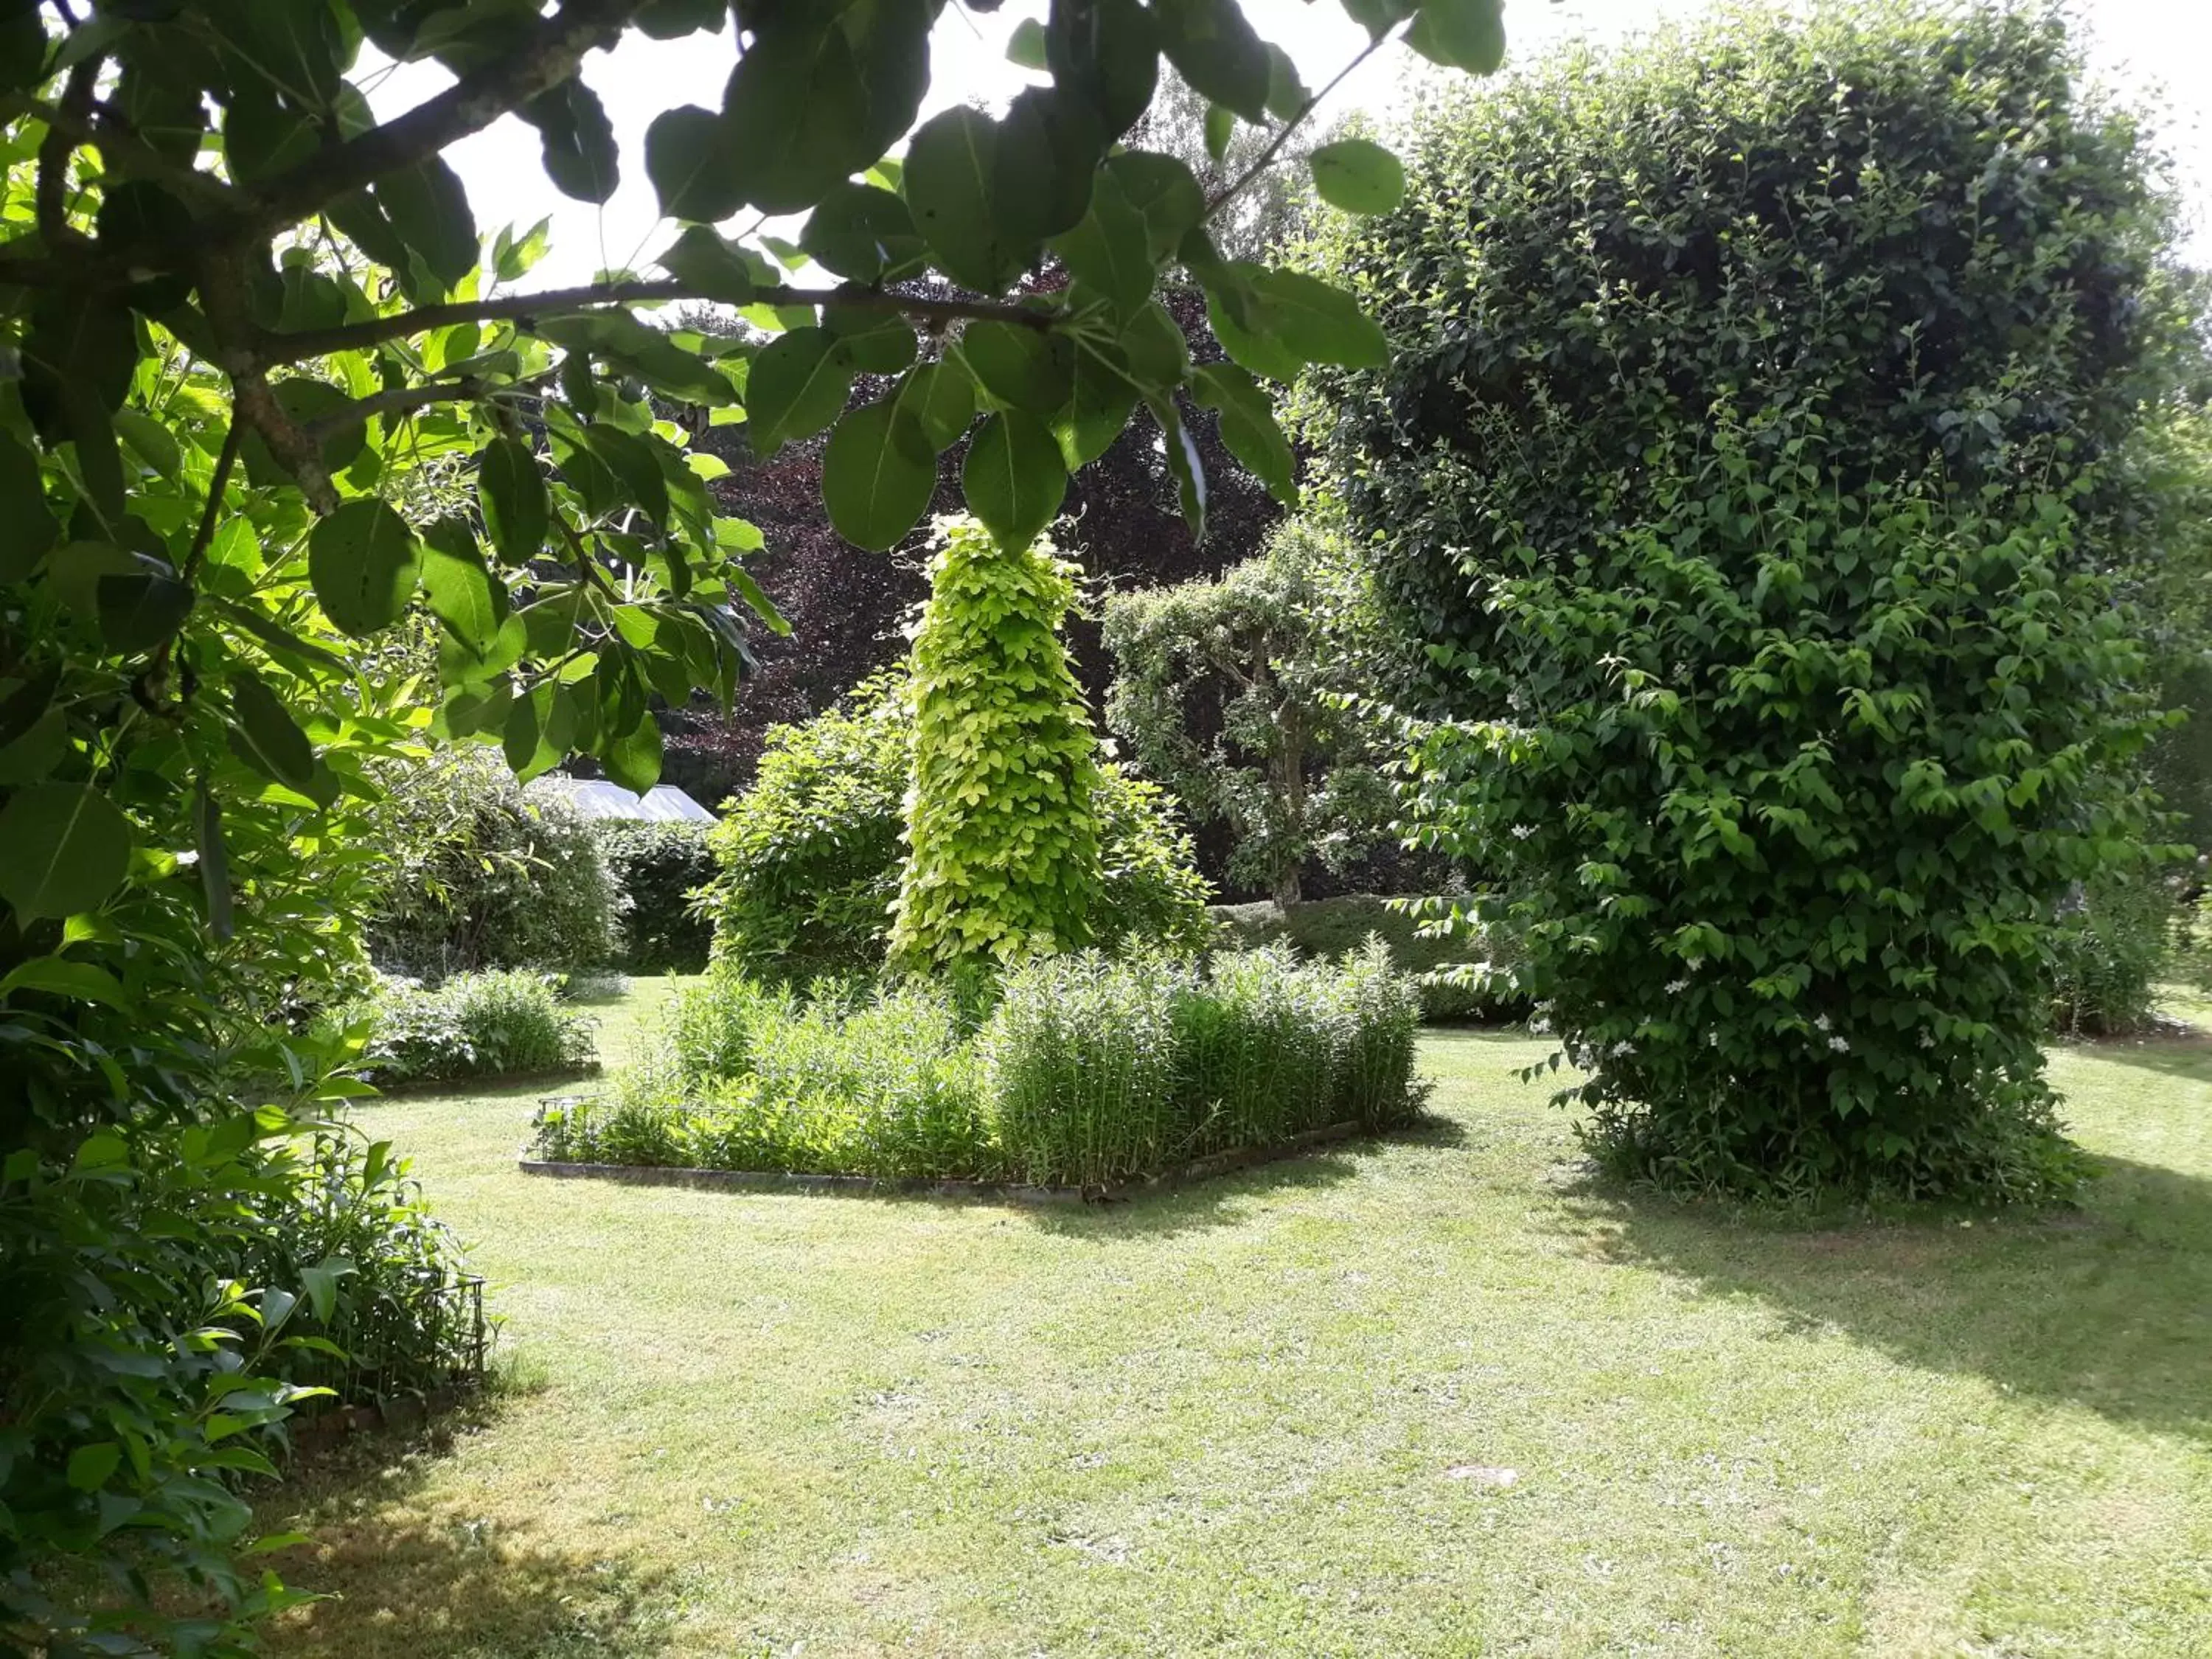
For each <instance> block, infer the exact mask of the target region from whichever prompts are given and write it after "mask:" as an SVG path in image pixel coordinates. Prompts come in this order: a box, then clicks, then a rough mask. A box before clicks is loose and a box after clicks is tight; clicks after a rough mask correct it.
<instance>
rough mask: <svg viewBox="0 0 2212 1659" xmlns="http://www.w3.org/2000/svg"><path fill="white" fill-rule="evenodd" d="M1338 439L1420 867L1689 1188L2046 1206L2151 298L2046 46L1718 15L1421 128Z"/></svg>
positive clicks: (1641, 1142)
mask: <svg viewBox="0 0 2212 1659" xmlns="http://www.w3.org/2000/svg"><path fill="white" fill-rule="evenodd" d="M1413 151H1414V154H1413V159H1412V164H1411V167H1410V173H1411V185H1410V188H1409V191H1408V193H1407V197H1406V201H1405V203H1404V205H1403V206H1402V207H1401V209H1400V210H1398V211H1396V212H1395V213H1394V214H1391V215H1389V216H1384V217H1383V218H1381V219H1378V220H1374V221H1369V222H1364V225H1362V226H1360V227H1358V228H1353V229H1351V230H1348V231H1346V233H1345V236H1346V240H1345V241H1344V242H1343V243H1342V244H1341V245H1340V246H1338V247H1337V248H1336V249H1335V250H1334V257H1335V258H1336V259H1337V260H1338V262H1339V264H1340V266H1341V268H1342V269H1343V270H1344V271H1346V272H1347V273H1349V275H1350V276H1352V279H1353V280H1354V281H1355V282H1356V283H1358V285H1359V286H1360V287H1362V288H1363V289H1364V290H1365V292H1366V294H1367V296H1368V297H1369V299H1370V301H1372V302H1373V303H1374V304H1375V305H1376V307H1377V310H1378V313H1379V315H1380V317H1381V319H1382V320H1383V325H1384V326H1385V328H1386V330H1387V331H1389V334H1390V335H1391V337H1392V341H1393V345H1394V347H1395V351H1394V355H1393V361H1392V363H1391V365H1390V367H1389V368H1388V369H1385V370H1383V371H1379V372H1377V373H1376V374H1371V375H1365V376H1345V377H1340V378H1339V379H1338V380H1334V382H1332V383H1331V384H1330V385H1329V386H1328V387H1327V388H1326V389H1327V391H1328V394H1329V395H1328V398H1326V400H1325V401H1323V402H1318V403H1316V405H1315V408H1316V411H1317V412H1316V416H1315V418H1316V420H1317V421H1319V422H1322V436H1324V437H1325V438H1326V439H1327V441H1328V444H1329V445H1330V447H1331V448H1332V450H1333V453H1334V459H1335V462H1336V465H1337V470H1338V472H1339V475H1340V477H1341V478H1342V480H1343V489H1344V497H1345V502H1346V510H1347V512H1348V513H1349V514H1350V515H1351V517H1352V522H1353V526H1354V528H1355V531H1356V532H1359V533H1360V534H1361V535H1363V536H1364V538H1366V540H1367V542H1368V544H1369V545H1370V549H1371V551H1372V569H1373V574H1374V578H1375V581H1376V587H1377V590H1378V592H1379V593H1380V595H1381V597H1382V599H1383V602H1384V603H1385V605H1387V606H1388V608H1389V611H1391V613H1392V614H1393V615H1395V618H1396V622H1397V629H1398V632H1399V634H1400V636H1401V638H1402V639H1403V640H1405V641H1407V643H1408V646H1409V648H1408V649H1407V652H1406V653H1405V655H1404V659H1403V662H1402V664H1401V672H1402V684H1401V690H1402V691H1403V692H1404V693H1405V695H1406V696H1407V698H1408V699H1409V701H1411V702H1413V704H1414V705H1415V706H1416V707H1417V708H1418V711H1419V713H1421V714H1425V715H1426V716H1428V717H1431V718H1433V719H1436V720H1438V721H1439V722H1440V724H1439V726H1437V729H1436V730H1435V731H1434V732H1432V733H1431V736H1430V737H1429V738H1428V739H1427V741H1426V743H1425V746H1424V748H1423V750H1422V753H1421V756H1420V770H1419V779H1418V782H1417V785H1416V789H1415V794H1414V797H1413V808H1414V816H1415V819H1416V822H1417V824H1418V827H1419V829H1421V831H1422V833H1423V834H1424V835H1425V837H1426V838H1427V840H1428V842H1429V843H1430V844H1431V846H1433V847H1435V848H1438V849H1439V850H1442V851H1444V852H1447V853H1449V854H1453V855H1455V857H1457V858H1459V859H1460V860H1463V861H1464V863H1465V866H1467V867H1468V868H1470V869H1471V870H1473V871H1475V872H1480V874H1483V875H1485V876H1492V877H1494V878H1495V882H1494V891H1493V895H1492V897H1491V898H1490V899H1489V900H1488V901H1487V902H1486V904H1485V905H1484V906H1483V907H1481V908H1484V909H1486V910H1487V911H1489V912H1491V913H1492V919H1493V920H1495V921H1498V922H1502V923H1503V924H1504V927H1506V929H1507V931H1508V933H1510V936H1511V937H1512V938H1513V939H1515V940H1516V943H1517V945H1519V947H1520V949H1521V950H1522V953H1523V955H1522V962H1521V963H1520V965H1519V967H1518V968H1517V969H1516V975H1515V977H1516V981H1517V983H1518V984H1519V986H1520V987H1522V988H1523V989H1524V990H1526V991H1527V992H1528V993H1529V994H1532V995H1533V996H1534V998H1535V999H1537V1001H1538V1003H1539V1006H1540V1008H1541V1010H1542V1011H1543V1012H1546V1013H1547V1015H1548V1018H1550V1020H1551V1021H1552V1023H1553V1027H1554V1028H1555V1029H1556V1030H1557V1031H1558V1032H1559V1036H1561V1037H1562V1038H1563V1039H1564V1042H1565V1048H1566V1051H1567V1054H1569V1056H1570V1057H1571V1058H1572V1059H1573V1060H1575V1061H1576V1062H1577V1063H1578V1064H1579V1065H1581V1066H1583V1067H1584V1068H1585V1070H1586V1072H1587V1080H1586V1081H1584V1082H1583V1083H1582V1084H1580V1085H1577V1087H1575V1088H1573V1089H1571V1091H1569V1094H1570V1096H1571V1097H1573V1098H1575V1099H1577V1101H1578V1102H1579V1103H1582V1104H1583V1105H1585V1106H1586V1107H1588V1108H1589V1109H1590V1111H1591V1113H1592V1116H1591V1118H1590V1120H1589V1122H1590V1133H1591V1135H1592V1136H1593V1138H1594V1140H1595V1144H1596V1146H1597V1147H1598V1148H1599V1150H1600V1151H1601V1152H1602V1153H1603V1154H1604V1155H1605V1156H1606V1158H1607V1160H1608V1161H1609V1162H1610V1163H1611V1164H1613V1166H1614V1167H1615V1168H1617V1169H1620V1170H1624V1171H1626V1172H1627V1173H1630V1174H1632V1175H1634V1176H1638V1177H1643V1178H1649V1179H1653V1180H1656V1181H1659V1182H1663V1183H1665V1184H1668V1185H1669V1186H1673V1187H1676V1188H1693V1189H1704V1188H1728V1189H1733V1190H1738V1191H1745V1190H1748V1191H1753V1192H1760V1193H1789V1194H1796V1193H1802V1192H1808V1191H1812V1190H1815V1189H1820V1188H1846V1189H1852V1190H1858V1191H1869V1190H1877V1189H1880V1190H1892V1191H1905V1192H1911V1193H1916V1194H1934V1193H1943V1194H1959V1195H1967V1196H1995V1197H2021V1198H2036V1197H2041V1196H2045V1195H2050V1194H2057V1193H2063V1191H2064V1190H2066V1188H2068V1187H2069V1184H2070V1182H2072V1180H2073V1178H2074V1176H2075V1170H2076V1161H2075V1158H2074V1157H2073V1155H2072V1154H2071V1152H2070V1150H2069V1148H2068V1147H2067V1146H2065V1144H2064V1143H2063V1141H2062V1140H2061V1139H2059V1138H2058V1137H2057V1133H2056V1131H2055V1128H2054V1127H2053V1117H2052V1112H2051V1094H2050V1091H2049V1090H2048V1088H2047V1087H2046V1085H2045V1082H2044V1080H2043V1073H2042V1061H2041V1054H2040V1050H2039V1038H2040V1037H2041V1036H2043V1035H2044V1033H2045V1031H2046V1030H2047V1029H2048V1018H2049V1010H2050V1007H2051V987H2052V958H2053V954H2054V951H2055V950H2056V948H2057V944H2058V941H2059V936H2060V927H2061V924H2060V921H2059V918H2058V910H2059V908H2060V906H2061V905H2062V904H2063V902H2064V901H2065V900H2066V898H2067V896H2068V895H2069V893H2071V892H2073V891H2074V890H2075V889H2076V887H2077V885H2078V884H2080V883H2081V882H2083V881H2085V880H2087V879H2089V878H2092V877H2093V875H2094V874H2095V873H2096V872H2098V871H2099V870H2100V868H2102V867H2105V866H2107V865H2108V864H2110V863H2112V861H2114V860H2133V859H2134V858H2135V857H2136V850H2137V848H2138V847H2139V844H2140V843H2141V842H2142V841H2143V840H2144V839H2145V835H2144V832H2145V830H2146V829H2147V828H2148V817H2147V813H2146V811H2145V803H2144V802H2143V800H2142V793H2141V792H2140V790H2138V789H2136V788H2135V787H2133V785H2132V779H2131V775H2130V768H2132V767H2134V766H2136V764H2137V763H2138V760H2139V756H2140V751H2141V749H2142V744H2143V743H2144V741H2145V740H2146V734H2147V732H2148V727H2149V726H2150V724H2151V722H2150V721H2149V720H2148V717H2147V715H2146V713H2145V708H2146V704H2145V700H2143V699H2142V698H2139V697H2137V696H2135V695H2133V694H2132V693H2131V692H2130V690H2129V687H2130V684H2132V683H2134V682H2135V681H2136V679H2137V678H2138V677H2139V676H2140V675H2141V673H2142V661H2141V658H2140V654H2139V653H2138V652H2137V651H2136V649H2135V648H2134V647H2133V646H2132V644H2131V642H2130V633H2131V630H2132V626H2133V624H2132V622H2131V619H2130V617H2127V616H2126V615H2125V614H2124V612H2122V611H2118V610H2116V609H2115V608H2114V605H2113V602H2112V601H2113V595H2112V589H2111V587H2110V586H2109V585H2108V584H2107V582H2106V580H2105V579H2104V577H2103V576H2102V574H2100V573H2102V572H2104V571H2106V570H2108V569H2110V568H2112V567H2113V566H2115V565H2116V564H2118V563H2119V562H2121V561H2120V559H2119V557H2118V549H2117V547H2116V546H2115V540H2116V538H2117V537H2118V533H2119V526H2121V525H2122V524H2123V523H2124V520H2125V517H2126V514H2125V513H2124V512H2123V511H2122V507H2123V506H2124V501H2123V500H2122V499H2121V497H2120V496H2119V495H2116V493H2115V492H2116V491H2117V490H2120V489H2122V486H2123V485H2124V478H2123V477H2122V476H2121V474H2122V471H2123V469H2119V468H2118V467H2115V466H2110V465H2106V463H2107V461H2108V460H2110V459H2112V458H2114V457H2117V456H2118V454H2119V453H2121V452H2122V451H2123V450H2124V447H2125V446H2126V445H2127V443H2128V442H2129V441H2130V437H2131V435H2133V434H2134V432H2135V431H2136V428H2137V427H2138V426H2139V425H2140V423H2141V422H2142V417H2143V411H2144V410H2145V408H2146V406H2147V404H2151V403H2154V401H2155V400H2156V399H2157V398H2159V397H2160V396H2161V395H2163V393H2164V392H2165V390H2166V380H2167V378H2168V375H2169V372H2170V368H2169V363H2168V357H2169V355H2170V350H2169V349H2170V348H2171V347H2172V343H2173V342H2174V340H2175V338H2176V335H2177V331H2176V324H2177V321H2178V319H2179V315H2180V313H2179V307H2177V306H2176V305H2175V304H2173V303H2172V302H2171V301H2172V294H2173V292H2174V285H2173V284H2172V283H2170V282H2169V281H2168V279H2167V277H2166V274H2165V272H2164V270H2163V267H2162V266H2161V263H2160V261H2161V247H2162V239H2163V238H2164V236H2165V234H2166V229H2167V225H2168V215H2167V213H2166V207H2165V204H2164V203H2163V202H2162V201H2161V200H2160V197H2159V195H2158V193H2157V191H2156V190H2155V188H2154V184H2153V170H2152V167H2151V164H2150V161H2149V159H2148V154H2147V152H2146V150H2145V149H2144V146H2143V143H2142V138H2141V136H2140V134H2139V132H2138V131H2137V130H2136V125H2134V124H2133V123H2132V122H2131V121H2130V119H2129V118H2127V117H2126V116H2125V115H2124V114H2122V113H2120V112H2115V111H2112V110H2111V109H2108V108H2106V107H2103V106H2100V105H2099V104H2097V103H2096V102H2095V101H2094V100H2093V99H2091V98H2090V97H2089V96H2087V94H2084V92H2083V91H2082V90H2081V78H2080V76H2079V73H2078V65H2077V60H2076V58H2075V53H2074V52H2073V50H2072V48H2071V47H2070V46H2069V43H2068V41H2067V39H2066V35H2065V32H2064V28H2063V23H2062V21H2060V19H2059V18H2058V16H2057V15H2056V14H2055V13H2051V12H2045V11H2042V10H2039V9H2034V8H2032V7H2029V8H2016V7H2003V8H2000V7H1995V6H1981V5H1954V6H1937V7H1934V8H1930V9H1922V10H1915V9H1907V8H1905V7H1903V6H1899V5H1891V4H1881V3H1875V4H1868V5H1862V6H1849V5H1834V6H1826V7H1823V8H1820V9H1817V10H1815V11H1814V12H1812V13H1810V14H1809V15H1806V14H1800V13H1796V12H1783V11H1777V10H1770V9H1753V8H1739V9H1731V10H1730V11H1729V12H1727V13H1726V14H1724V15H1722V16H1721V17H1719V18H1718V19H1717V20H1715V21H1712V22H1711V23H1710V24H1708V25H1706V26H1704V27H1701V28H1700V29H1699V30H1697V31H1695V32H1691V33H1668V34H1663V35H1661V36H1659V37H1657V38H1656V39H1654V40H1650V41H1647V42H1643V43H1639V44H1637V45H1635V46H1631V47H1628V48H1625V49H1623V50H1622V51H1621V52H1618V53H1615V54H1612V55H1609V56H1602V57H1601V56H1598V55H1595V54H1592V53H1589V52H1573V53H1571V54H1569V55H1567V56H1565V57H1563V58H1560V59H1559V60H1557V61H1555V62H1553V64H1549V65H1548V66H1544V67H1540V68H1538V69H1535V70H1531V71H1529V72H1528V73H1525V74H1523V75H1522V76H1517V77H1516V79H1515V80H1514V81H1513V82H1508V83H1503V84H1501V85H1500V86H1499V87H1498V88H1497V89H1496V90H1495V91H1493V92H1487V93H1485V94H1481V95H1480V96H1477V97H1473V98H1469V99H1466V100H1459V101H1455V102H1451V103H1447V104H1443V105H1440V106H1437V108H1436V109H1435V110H1434V111H1432V112H1431V114H1430V115H1429V116H1428V117H1427V118H1425V121H1424V124H1423V125H1422V127H1421V130H1420V131H1419V134H1418V137H1417V140H1416V143H1415V144H1414V146H1413Z"/></svg>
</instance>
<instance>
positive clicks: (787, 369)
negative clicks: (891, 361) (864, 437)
mask: <svg viewBox="0 0 2212 1659" xmlns="http://www.w3.org/2000/svg"><path fill="white" fill-rule="evenodd" d="M852 391H853V358H852V354H851V353H850V352H849V351H848V350H847V349H845V348H844V347H843V346H842V345H841V344H840V343H838V342H837V341H836V339H834V338H832V337H831V336H830V334H829V331H828V330H826V329H823V328H819V327H809V328H794V329H793V330H792V331H791V332H789V333H788V334H783V335H779V336H778V337H776V338H775V339H773V340H771V341H769V343H768V344H767V346H766V347H765V348H763V350H762V352H761V354H760V356H757V357H756V358H754V359H753V367H752V374H751V376H750V379H749V380H747V381H746V382H745V410H746V413H747V415H748V416H749V417H750V419H749V422H748V428H749V430H750V433H751V441H752V446H753V449H754V451H755V453H758V454H762V455H769V454H772V453H775V449H776V447H778V446H779V445H781V444H783V443H785V442H787V441H791V440H793V439H798V438H811V437H812V436H813V435H815V434H816V433H817V432H819V431H821V430H822V429H823V428H824V427H826V426H828V425H829V423H830V422H832V421H834V420H836V418H837V416H838V415H839V414H840V413H842V411H843V410H844V407H845V400H846V399H847V398H848V397H850V396H851V395H852Z"/></svg>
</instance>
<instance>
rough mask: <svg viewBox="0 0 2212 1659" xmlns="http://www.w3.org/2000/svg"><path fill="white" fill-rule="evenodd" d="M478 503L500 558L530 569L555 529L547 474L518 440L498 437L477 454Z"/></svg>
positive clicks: (485, 528) (528, 448)
mask: <svg viewBox="0 0 2212 1659" xmlns="http://www.w3.org/2000/svg"><path fill="white" fill-rule="evenodd" d="M477 503H478V505H479V506H481V507H482V508H483V518H484V530H485V532H486V533H488V534H489V536H490V537H491V544H492V545H493V546H494V547H495V548H497V549H498V550H499V556H500V557H501V558H502V559H504V560H505V561H506V562H507V563H509V564H527V563H529V562H531V561H532V559H534V558H536V557H537V556H538V555H539V554H541V553H543V552H544V550H545V538H546V536H547V535H548V534H549V533H550V532H551V530H552V527H553V526H552V520H551V517H550V508H549V507H548V506H547V504H546V498H545V475H544V473H543V472H542V471H539V470H538V458H537V457H536V456H535V455H533V454H532V453H531V452H530V447H529V446H528V445H526V444H525V443H524V442H523V441H521V440H520V439H519V438H494V439H493V440H492V441H490V442H489V443H488V444H486V445H485V446H484V447H483V449H482V450H481V451H480V452H479V453H477Z"/></svg>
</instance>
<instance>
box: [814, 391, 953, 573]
mask: <svg viewBox="0 0 2212 1659" xmlns="http://www.w3.org/2000/svg"><path fill="white" fill-rule="evenodd" d="M936 489H937V452H936V451H935V450H934V449H933V448H932V447H930V441H929V440H928V439H927V437H926V436H924V435H923V433H922V430H921V423H920V422H918V421H917V420H916V419H915V417H914V416H912V415H909V414H906V413H904V412H902V410H901V408H900V404H899V400H898V399H897V398H885V399H884V400H883V401H882V402H880V403H872V404H866V405H865V406H864V407H862V408H860V409H855V410H851V411H849V412H848V414H847V415H846V416H844V418H843V419H842V420H840V421H839V422H837V429H836V431H834V432H832V433H831V434H830V435H829V447H828V448H827V449H826V450H825V451H824V452H823V457H822V500H823V505H824V506H825V507H828V508H829V522H830V524H831V526H833V527H834V528H835V529H836V532H837V533H838V534H839V535H840V536H842V537H843V538H845V539H846V540H847V541H848V542H850V543H852V544H853V545H854V546H855V547H865V548H866V549H867V550H869V551H870V552H872V553H887V552H889V551H890V550H891V549H892V548H894V547H896V546H897V545H898V544H900V543H901V542H902V541H904V540H905V539H906V538H907V534H908V532H910V531H911V530H912V529H913V528H914V527H915V525H917V524H919V523H921V515H922V514H923V513H925V512H927V510H928V508H929V498H930V496H931V495H933V494H934V493H935V492H936Z"/></svg>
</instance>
